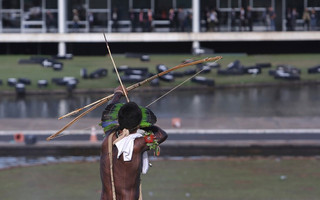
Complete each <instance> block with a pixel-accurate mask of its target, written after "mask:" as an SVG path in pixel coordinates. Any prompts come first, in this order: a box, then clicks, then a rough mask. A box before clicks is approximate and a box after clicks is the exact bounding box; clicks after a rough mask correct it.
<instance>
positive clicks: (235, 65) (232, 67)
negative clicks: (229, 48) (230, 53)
mask: <svg viewBox="0 0 320 200" xmlns="http://www.w3.org/2000/svg"><path fill="white" fill-rule="evenodd" d="M217 73H218V74H219V75H242V74H244V73H245V69H244V67H243V66H242V65H241V63H240V61H239V60H236V61H234V62H232V63H230V64H229V65H228V67H227V69H218V72H217Z"/></svg>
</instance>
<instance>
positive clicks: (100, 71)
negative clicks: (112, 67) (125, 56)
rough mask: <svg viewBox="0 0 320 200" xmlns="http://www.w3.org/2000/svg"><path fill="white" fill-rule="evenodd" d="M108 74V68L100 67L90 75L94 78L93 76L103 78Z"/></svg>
mask: <svg viewBox="0 0 320 200" xmlns="http://www.w3.org/2000/svg"><path fill="white" fill-rule="evenodd" d="M107 75H108V70H107V69H105V68H100V69H97V70H96V71H94V72H91V73H90V75H89V77H90V78H92V79H93V78H101V77H104V76H107Z"/></svg>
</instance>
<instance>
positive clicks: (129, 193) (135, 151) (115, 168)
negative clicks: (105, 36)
mask: <svg viewBox="0 0 320 200" xmlns="http://www.w3.org/2000/svg"><path fill="white" fill-rule="evenodd" d="M125 92H126V91H125ZM123 93H124V91H122V89H121V87H118V88H116V89H115V92H114V97H113V100H112V102H111V103H110V104H109V105H108V106H107V107H106V109H105V111H104V112H103V113H102V118H101V120H102V123H101V125H102V127H103V128H104V130H105V134H106V137H105V139H104V140H103V142H102V149H101V159H100V176H101V181H102V193H101V199H113V200H116V199H117V200H120V199H121V200H138V199H142V196H141V188H140V175H141V172H142V173H146V170H147V169H148V166H149V163H148V160H147V159H148V158H147V156H148V155H147V151H148V150H150V149H151V148H153V147H154V148H156V149H157V148H159V147H158V145H159V144H160V143H162V142H163V141H165V140H166V139H167V134H166V132H165V131H163V130H162V129H160V128H159V127H157V126H154V125H153V123H149V125H148V126H143V125H142V124H143V123H142V121H143V120H144V119H143V114H142V110H141V109H142V107H139V106H138V105H137V104H136V103H134V102H129V103H126V104H124V105H122V104H121V107H120V109H118V107H119V106H118V105H119V103H118V102H119V100H120V98H121V97H122V95H123ZM143 109H145V110H146V108H143ZM147 110H148V109H147ZM112 112H117V120H114V119H111V118H112V117H111V115H112ZM148 112H149V114H150V115H151V117H152V118H153V120H151V121H152V122H154V123H155V121H156V117H155V116H154V114H153V113H152V112H151V111H150V110H148ZM113 116H114V115H113ZM144 117H145V115H144ZM112 120H114V121H112ZM116 121H118V124H117V122H116ZM149 121H150V120H149ZM115 124H116V125H115ZM110 127H112V128H110ZM110 158H111V159H110Z"/></svg>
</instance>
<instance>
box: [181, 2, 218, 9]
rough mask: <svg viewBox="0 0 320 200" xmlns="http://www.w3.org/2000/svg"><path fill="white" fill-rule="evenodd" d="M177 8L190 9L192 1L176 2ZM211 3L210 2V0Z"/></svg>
mask: <svg viewBox="0 0 320 200" xmlns="http://www.w3.org/2000/svg"><path fill="white" fill-rule="evenodd" d="M176 1H177V8H192V2H191V1H192V0H176ZM211 1H212V0H211Z"/></svg>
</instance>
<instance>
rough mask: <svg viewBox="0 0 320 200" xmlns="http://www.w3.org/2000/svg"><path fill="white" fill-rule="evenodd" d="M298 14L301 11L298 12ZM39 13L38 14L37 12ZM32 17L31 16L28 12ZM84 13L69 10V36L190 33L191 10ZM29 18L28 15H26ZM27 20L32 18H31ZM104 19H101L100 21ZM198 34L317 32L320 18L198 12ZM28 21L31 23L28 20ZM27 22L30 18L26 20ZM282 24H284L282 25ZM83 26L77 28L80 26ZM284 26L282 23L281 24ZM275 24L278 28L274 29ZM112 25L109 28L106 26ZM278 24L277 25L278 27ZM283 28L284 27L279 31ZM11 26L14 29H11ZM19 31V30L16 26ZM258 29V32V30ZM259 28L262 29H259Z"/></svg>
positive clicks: (50, 21)
mask: <svg viewBox="0 0 320 200" xmlns="http://www.w3.org/2000/svg"><path fill="white" fill-rule="evenodd" d="M300 10H302V9H301V8H300ZM39 12H40V11H39ZM30 13H32V12H30ZM57 15H58V13H51V12H50V11H46V14H45V19H44V20H45V22H46V28H47V32H56V31H57V27H58V24H57V17H58V16H57ZM104 15H105V16H103V14H101V13H99V14H97V13H92V12H87V11H86V9H84V8H73V9H72V15H71V16H72V19H71V20H72V22H73V23H72V26H71V29H70V31H71V32H81V31H79V28H81V27H83V24H85V23H83V21H88V25H89V29H87V31H88V30H89V32H92V31H94V28H95V27H111V28H112V30H111V31H112V32H121V31H122V30H121V28H123V27H124V23H123V22H124V21H126V23H125V24H126V26H127V27H129V28H130V31H131V32H153V31H157V28H158V27H160V26H161V27H162V28H165V29H166V30H167V31H170V32H190V31H191V30H192V17H193V16H192V10H191V9H184V8H177V9H173V8H171V9H168V10H164V9H163V10H161V11H157V13H154V11H153V10H152V9H140V10H138V9H134V10H129V11H128V12H127V11H123V10H121V11H120V10H119V9H118V8H116V7H114V8H113V9H112V11H111V13H110V15H108V14H107V13H105V14H104ZM6 16H7V15H6V14H4V15H3V19H2V20H3V23H2V25H3V27H4V28H5V27H10V25H11V24H12V23H10V22H11V21H13V20H10V19H11V18H10V19H9V18H8V17H6ZM28 16H29V15H28ZM30 16H33V15H31V14H30ZM101 16H103V17H101ZM200 18H201V21H200V22H199V23H200V27H201V30H200V31H207V32H217V31H255V30H259V31H261V30H266V31H276V30H279V31H280V30H286V31H297V30H306V31H309V30H310V31H315V30H318V24H319V22H320V20H319V14H318V13H317V11H316V9H314V8H305V9H304V11H303V12H302V13H299V12H298V9H297V8H287V10H286V13H285V18H284V19H283V18H282V15H281V16H277V14H276V12H275V11H274V8H273V7H271V6H270V7H268V8H266V9H265V10H264V11H263V10H261V9H259V10H255V9H253V8H252V7H251V6H247V7H246V8H244V7H241V8H232V9H230V10H229V11H226V10H224V11H220V10H219V9H215V8H206V9H204V10H203V11H201V17H200ZM30 19H32V18H31V17H30ZM27 20H29V18H28V19H27ZM282 20H283V21H282ZM81 21H82V26H81V27H80V22H81ZM284 21H285V23H282V22H284ZM276 22H277V24H278V26H277V28H276ZM109 23H111V26H109ZM279 24H280V25H279ZM282 24H283V25H284V24H285V27H281V28H279V26H282ZM12 26H13V25H12ZM15 27H19V26H15ZM257 27H260V28H257ZM261 27H262V29H261Z"/></svg>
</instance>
